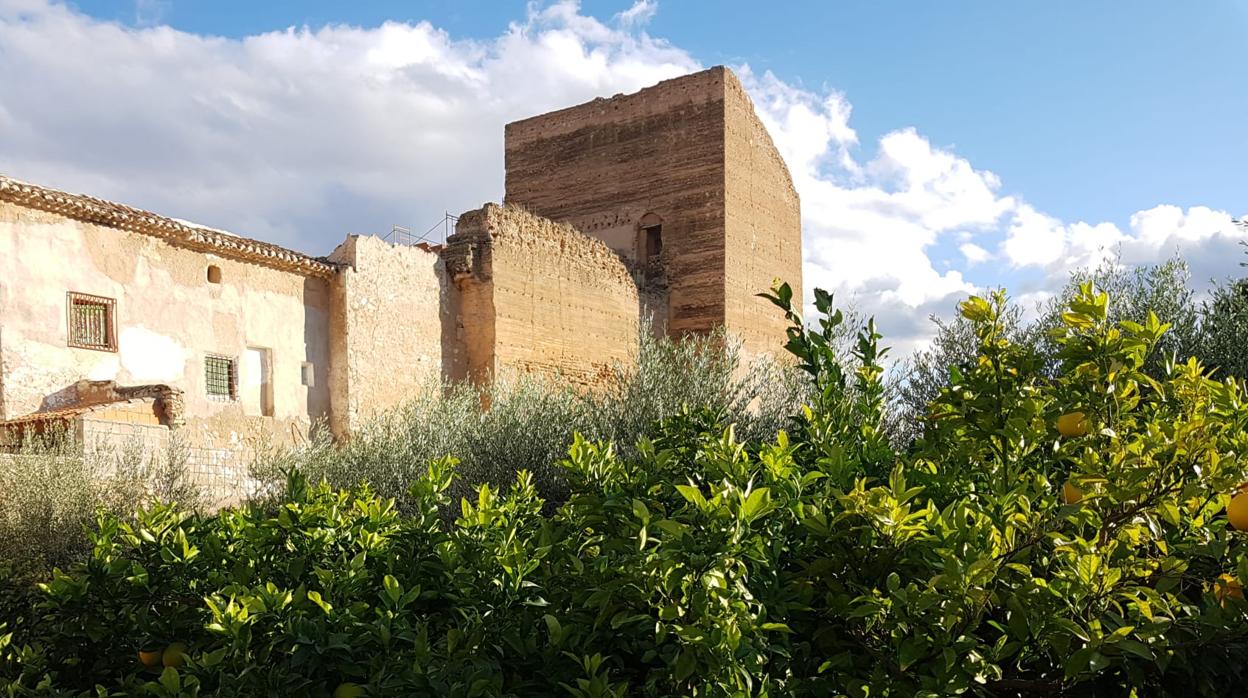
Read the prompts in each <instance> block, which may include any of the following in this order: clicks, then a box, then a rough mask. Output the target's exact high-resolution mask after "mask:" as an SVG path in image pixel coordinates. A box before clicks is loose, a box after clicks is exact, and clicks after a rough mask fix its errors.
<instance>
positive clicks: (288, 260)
mask: <svg viewBox="0 0 1248 698" xmlns="http://www.w3.org/2000/svg"><path fill="white" fill-rule="evenodd" d="M0 201H8V202H11V203H14V204H17V205H19V206H25V207H27V208H33V209H38V210H40V211H47V212H49V213H55V214H57V215H61V216H65V217H67V218H73V219H75V220H79V221H83V222H85V223H94V224H96V225H103V226H108V227H110V228H117V229H119V230H126V231H129V232H132V233H140V234H143V235H151V236H153V237H157V238H160V239H162V240H164V241H166V242H168V243H169V244H171V245H176V246H178V247H186V248H189V249H193V250H198V251H200V252H211V253H213V254H216V255H220V256H221V257H226V258H229V259H236V260H240V261H245V262H252V263H255V264H261V265H264V266H267V267H273V268H275V269H281V270H283V271H289V272H293V273H297V274H303V275H306V276H316V277H322V278H329V277H332V276H333V275H334V273H335V272H336V271H337V270H338V265H336V264H333V263H330V262H327V261H325V260H323V259H317V258H315V257H309V256H307V255H304V254H300V253H298V252H295V251H294V250H288V249H286V248H285V247H279V246H277V245H273V244H270V243H267V242H260V241H259V240H250V239H248V238H244V237H239V236H236V235H231V234H229V233H224V232H221V231H219V230H213V229H211V228H204V227H200V226H197V225H194V224H191V223H186V222H183V221H179V220H175V219H173V218H166V217H165V216H160V215H157V214H155V213H151V212H150V211H144V210H142V209H138V208H134V207H131V206H126V205H124V204H118V203H113V202H111V201H105V200H103V199H97V198H95V197H91V196H84V195H82V194H70V193H67V192H63V191H58V190H56V189H49V188H47V187H41V186H39V185H37V184H29V183H27V182H22V181H20V180H16V179H13V178H11V177H6V176H4V175H0Z"/></svg>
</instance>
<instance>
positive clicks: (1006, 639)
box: [0, 285, 1248, 698]
mask: <svg viewBox="0 0 1248 698" xmlns="http://www.w3.org/2000/svg"><path fill="white" fill-rule="evenodd" d="M767 297H768V298H769V299H770V300H771V301H772V302H773V303H775V304H776V305H778V306H779V307H780V308H781V309H782V311H783V312H784V313H786V315H787V317H788V318H789V319H790V321H791V324H792V326H791V328H790V329H789V332H788V349H789V350H790V351H791V352H792V354H793V355H794V358H795V360H796V361H797V363H798V364H799V366H800V367H801V368H802V369H803V370H804V371H805V372H806V373H807V375H808V376H809V378H810V381H811V383H812V387H813V391H812V397H811V399H810V403H809V405H808V406H807V407H806V408H805V409H804V410H802V411H801V413H800V414H796V415H794V416H793V419H792V420H791V423H790V425H789V428H788V429H786V430H785V431H782V432H780V433H778V434H776V436H775V438H774V439H770V440H765V441H756V442H743V441H741V440H739V439H738V438H737V436H736V433H735V430H734V428H733V426H732V425H731V424H730V423H725V421H724V418H723V416H722V414H723V413H722V412H718V411H712V410H705V409H697V408H696V407H692V408H690V409H688V410H686V411H684V412H683V413H681V414H679V415H677V416H676V417H674V418H671V419H668V420H666V421H665V422H664V423H663V424H662V425H661V427H660V428H659V429H658V430H657V431H656V434H657V436H656V437H655V438H654V439H652V440H647V439H643V440H642V441H641V442H640V443H639V444H638V445H637V448H636V456H635V457H633V458H629V459H628V460H624V459H621V458H620V457H619V456H618V455H617V454H616V452H615V450H614V449H613V448H612V446H611V445H610V444H607V443H598V442H592V441H587V440H584V439H580V438H578V439H576V441H575V442H574V444H573V446H572V448H571V449H570V451H569V453H568V457H567V458H566V459H565V460H564V461H562V462H561V463H560V464H559V467H560V468H561V469H562V470H563V472H564V473H565V475H566V479H567V482H568V489H569V497H568V499H567V500H566V501H565V502H564V503H562V504H561V505H560V506H559V507H557V508H555V509H554V510H553V511H550V510H548V509H547V507H546V505H545V502H543V501H542V499H541V498H540V497H539V496H538V495H537V492H536V491H535V489H534V487H533V485H532V480H531V478H530V477H529V476H528V475H527V474H526V473H520V474H519V475H518V476H517V479H516V481H515V483H514V484H513V485H512V486H511V487H509V488H507V489H505V490H498V489H496V488H493V487H490V486H481V487H478V488H477V490H476V492H475V495H474V496H473V497H472V498H471V499H463V500H461V501H459V502H453V501H451V498H450V497H449V496H448V491H449V488H450V486H451V483H452V481H453V479H454V477H455V472H454V461H453V460H452V459H440V460H437V461H435V462H433V463H432V464H430V465H429V466H428V467H427V468H426V470H425V472H424V474H423V475H422V476H421V477H419V478H417V479H416V480H415V481H414V482H413V483H411V493H410V495H409V508H405V510H404V512H403V513H400V512H399V511H398V510H397V509H396V508H395V507H394V506H393V503H392V502H391V501H389V500H385V499H381V498H378V497H377V496H375V495H374V494H373V493H372V492H371V491H370V490H369V489H368V488H367V487H361V488H359V489H357V490H354V491H351V492H336V491H333V490H332V489H330V488H329V487H328V486H326V485H324V484H320V485H310V484H309V483H307V482H306V481H305V480H304V478H303V477H302V476H300V475H299V474H298V472H295V473H292V474H291V476H290V478H289V484H288V492H287V496H286V498H285V501H283V502H281V503H280V505H277V506H274V507H271V508H264V507H260V506H252V507H244V508H240V509H235V510H228V511H224V512H221V513H220V514H218V515H216V516H200V515H195V514H189V513H185V512H182V511H180V510H179V509H178V508H176V507H171V506H158V507H153V508H150V509H148V510H146V511H143V512H139V513H138V514H137V516H136V517H134V518H133V519H130V520H123V519H119V518H117V517H113V516H108V515H102V516H101V518H100V520H99V523H98V526H97V527H96V530H95V531H94V532H93V533H92V546H93V553H92V556H91V557H90V559H89V560H87V561H86V562H85V563H83V564H82V565H79V566H76V567H74V568H72V569H70V570H67V571H64V572H62V571H57V572H56V573H55V574H54V575H53V576H52V578H51V579H49V580H48V581H47V582H46V583H45V584H43V585H42V592H41V593H42V598H41V600H40V602H39V605H38V607H37V608H33V609H22V610H23V613H21V614H17V615H20V616H21V619H20V621H19V622H18V625H16V626H14V627H11V628H8V629H6V630H0V689H3V690H6V691H8V692H9V694H11V695H32V694H40V693H45V694H57V693H59V694H66V695H246V696H254V695H275V694H280V695H304V696H330V695H332V696H336V697H338V698H345V697H347V696H363V695H438V696H496V695H514V696H549V695H567V696H572V697H575V698H598V697H606V696H613V697H619V696H625V695H652V696H729V695H731V696H745V695H758V696H764V695H776V696H779V695H808V696H855V697H865V696H907V697H909V696H947V695H979V696H1023V695H1036V696H1041V695H1043V696H1053V695H1070V696H1075V695H1087V696H1105V695H1132V694H1134V695H1140V696H1144V695H1175V694H1179V693H1182V694H1194V695H1208V696H1216V695H1227V694H1228V691H1231V692H1233V691H1234V689H1235V688H1236V687H1238V686H1242V685H1243V682H1244V680H1245V678H1248V676H1245V673H1246V672H1248V669H1245V664H1244V662H1243V658H1244V657H1245V656H1248V604H1246V603H1245V602H1244V598H1243V587H1242V585H1241V581H1240V580H1243V579H1245V578H1248V556H1246V555H1245V537H1246V536H1248V534H1246V533H1244V532H1243V531H1244V530H1245V529H1248V493H1238V488H1239V487H1240V485H1241V483H1243V482H1245V481H1246V480H1248V464H1246V463H1245V461H1244V456H1243V455H1242V454H1243V453H1244V452H1245V447H1246V446H1248V431H1246V427H1248V407H1245V405H1244V402H1243V392H1242V387H1241V386H1240V385H1239V384H1238V383H1236V382H1234V381H1233V380H1227V381H1216V380H1212V379H1210V378H1209V377H1208V376H1207V374H1206V372H1205V370H1204V369H1203V368H1202V367H1201V366H1200V365H1199V364H1198V363H1196V362H1194V361H1184V362H1178V361H1173V360H1170V361H1167V362H1165V370H1164V371H1163V372H1162V375H1160V376H1159V377H1158V376H1153V375H1150V373H1147V372H1145V370H1144V368H1145V367H1146V366H1147V365H1149V362H1150V360H1152V359H1153V358H1154V353H1155V352H1156V351H1157V346H1158V344H1159V340H1160V338H1161V337H1163V336H1164V333H1165V332H1166V329H1167V328H1166V327H1165V325H1164V324H1162V323H1161V322H1159V321H1158V320H1157V319H1156V317H1155V316H1148V317H1146V318H1145V319H1144V321H1143V322H1138V323H1133V322H1126V321H1123V322H1112V321H1111V320H1110V319H1109V318H1110V313H1109V308H1108V298H1107V297H1106V296H1105V294H1104V293H1101V292H1098V291H1096V290H1095V289H1094V288H1093V287H1092V286H1091V285H1085V286H1083V287H1082V288H1080V289H1079V292H1078V293H1077V294H1076V295H1075V297H1074V298H1073V300H1072V301H1071V303H1070V304H1069V307H1068V308H1067V310H1066V311H1065V312H1064V313H1063V314H1062V316H1061V324H1060V326H1059V327H1057V328H1055V330H1054V332H1053V337H1052V338H1053V341H1054V342H1055V343H1056V345H1057V346H1059V347H1060V350H1059V353H1060V364H1061V365H1060V370H1058V371H1057V372H1056V374H1054V373H1052V372H1050V371H1040V370H1038V366H1037V362H1038V359H1036V358H1035V353H1034V352H1031V351H1026V350H1024V349H1022V348H1020V347H1019V346H1017V345H1016V344H1015V343H1013V342H1012V341H1011V338H1010V334H1009V332H1007V331H1005V323H1006V320H1004V319H1003V315H1002V313H1003V308H1004V307H1005V298H1004V296H1003V295H1002V294H995V295H992V296H990V297H987V298H971V299H969V300H967V301H966V302H965V303H963V304H962V306H961V313H962V316H963V317H964V318H965V320H966V321H967V322H969V323H970V325H971V327H972V329H973V332H974V337H975V345H976V351H975V358H974V360H973V361H968V362H964V363H963V365H962V366H960V367H958V368H957V370H954V371H951V380H950V383H949V385H948V386H946V387H945V388H944V389H942V390H941V392H940V394H939V395H938V396H937V397H936V398H935V400H934V401H933V402H932V404H931V405H930V406H929V409H928V410H927V414H926V415H925V416H924V422H925V425H924V429H923V434H924V435H923V437H922V439H920V441H919V442H917V443H916V444H915V446H914V447H913V448H912V449H911V450H909V451H907V452H905V453H901V454H898V453H895V452H894V451H892V450H891V448H890V446H889V444H888V441H887V439H886V438H884V436H883V427H882V425H883V424H884V423H885V414H884V409H885V401H884V400H883V388H882V384H881V375H882V369H881V366H880V361H881V357H882V356H884V353H885V351H886V350H885V349H884V348H883V347H881V346H880V343H879V342H880V339H881V337H880V335H879V333H878V332H876V330H875V328H874V324H873V323H870V322H868V323H866V325H865V326H864V327H862V328H860V330H859V331H858V333H857V340H856V342H855V344H854V347H853V351H852V352H851V355H850V357H849V360H848V361H847V362H842V361H840V360H839V359H838V358H837V352H836V350H835V348H834V346H833V344H834V342H832V341H831V340H832V339H833V338H834V337H836V336H838V334H837V333H838V332H841V331H842V328H841V327H840V325H841V323H842V322H843V317H842V316H840V315H839V314H837V313H836V312H835V311H834V309H833V307H832V298H831V296H830V295H827V294H824V293H822V292H818V293H816V296H815V302H816V309H817V311H818V313H819V317H818V318H816V319H815V323H814V324H813V325H812V326H807V325H806V324H805V323H804V321H803V319H802V318H801V316H800V314H799V313H798V311H797V310H796V309H795V308H794V305H793V302H794V299H793V298H792V293H791V291H790V290H789V289H788V287H787V286H784V285H777V287H776V288H775V289H774V290H773V292H772V293H770V294H767ZM13 615H14V614H8V615H7V616H6V617H11V616H13Z"/></svg>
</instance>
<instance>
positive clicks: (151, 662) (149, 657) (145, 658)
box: [139, 650, 163, 669]
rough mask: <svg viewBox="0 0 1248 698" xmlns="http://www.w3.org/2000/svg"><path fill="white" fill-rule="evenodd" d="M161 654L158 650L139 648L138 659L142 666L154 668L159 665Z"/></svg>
mask: <svg viewBox="0 0 1248 698" xmlns="http://www.w3.org/2000/svg"><path fill="white" fill-rule="evenodd" d="M161 654H163V653H162V652H161V651H160V650H139V661H140V662H142V663H143V666H145V667H147V668H149V669H154V668H156V667H158V666H160V656H161Z"/></svg>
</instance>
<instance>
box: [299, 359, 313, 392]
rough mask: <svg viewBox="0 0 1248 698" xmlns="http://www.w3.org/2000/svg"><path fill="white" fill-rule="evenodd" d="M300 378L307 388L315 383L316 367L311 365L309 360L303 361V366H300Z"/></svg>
mask: <svg viewBox="0 0 1248 698" xmlns="http://www.w3.org/2000/svg"><path fill="white" fill-rule="evenodd" d="M300 379H301V382H302V383H303V384H304V385H306V386H308V387H309V388H311V387H313V386H315V385H316V367H314V366H313V365H312V362H311V361H304V362H303V366H302V367H300Z"/></svg>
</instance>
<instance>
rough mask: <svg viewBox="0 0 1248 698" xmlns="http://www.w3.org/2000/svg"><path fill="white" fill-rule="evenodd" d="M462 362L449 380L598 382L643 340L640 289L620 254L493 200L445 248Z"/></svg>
mask: <svg viewBox="0 0 1248 698" xmlns="http://www.w3.org/2000/svg"><path fill="white" fill-rule="evenodd" d="M443 256H444V258H445V261H446V267H447V271H448V272H449V274H450V276H451V279H452V281H453V284H454V287H455V289H456V293H457V294H458V299H457V305H458V306H459V307H458V308H457V310H458V313H457V315H458V317H460V318H462V320H463V321H462V325H461V326H460V328H458V329H460V330H462V337H463V340H462V341H463V344H464V345H465V349H466V351H465V357H466V360H465V361H464V362H463V363H462V364H460V365H458V366H457V368H456V370H457V371H458V375H454V376H452V377H453V378H469V379H472V380H476V381H481V380H487V379H488V378H489V377H490V376H492V375H498V374H499V373H500V372H502V371H516V372H520V373H531V374H540V375H545V376H556V375H557V376H560V377H562V378H563V379H565V380H568V381H570V382H573V383H576V384H579V385H587V386H588V385H592V384H594V383H595V382H596V381H597V380H598V379H599V377H600V376H601V374H602V372H603V371H604V369H606V368H608V367H609V366H610V365H611V364H612V363H613V362H616V361H621V362H626V361H630V360H632V357H633V356H634V355H635V351H636V347H637V342H638V338H637V331H638V326H639V322H638V299H637V287H636V285H635V284H634V283H633V279H632V277H631V276H630V275H629V273H628V268H627V267H626V265H625V264H624V262H623V261H621V260H620V258H619V256H617V255H616V254H615V253H613V252H612V251H611V249H610V248H608V247H607V246H606V245H605V244H604V243H602V242H600V241H598V240H594V239H592V238H589V237H586V236H585V235H582V234H581V233H579V232H578V231H577V230H576V229H574V228H572V227H571V226H569V225H566V224H559V223H554V222H552V221H549V220H547V219H544V218H539V217H537V216H534V215H533V214H531V213H528V212H527V211H523V210H521V209H518V208H515V207H506V206H499V205H497V204H487V205H486V206H485V207H483V208H481V209H478V210H476V211H470V212H468V213H465V214H463V215H462V216H460V218H459V224H458V226H457V227H456V232H455V235H453V236H452V237H451V238H450V240H448V244H447V249H446V251H445V252H444V253H443Z"/></svg>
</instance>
